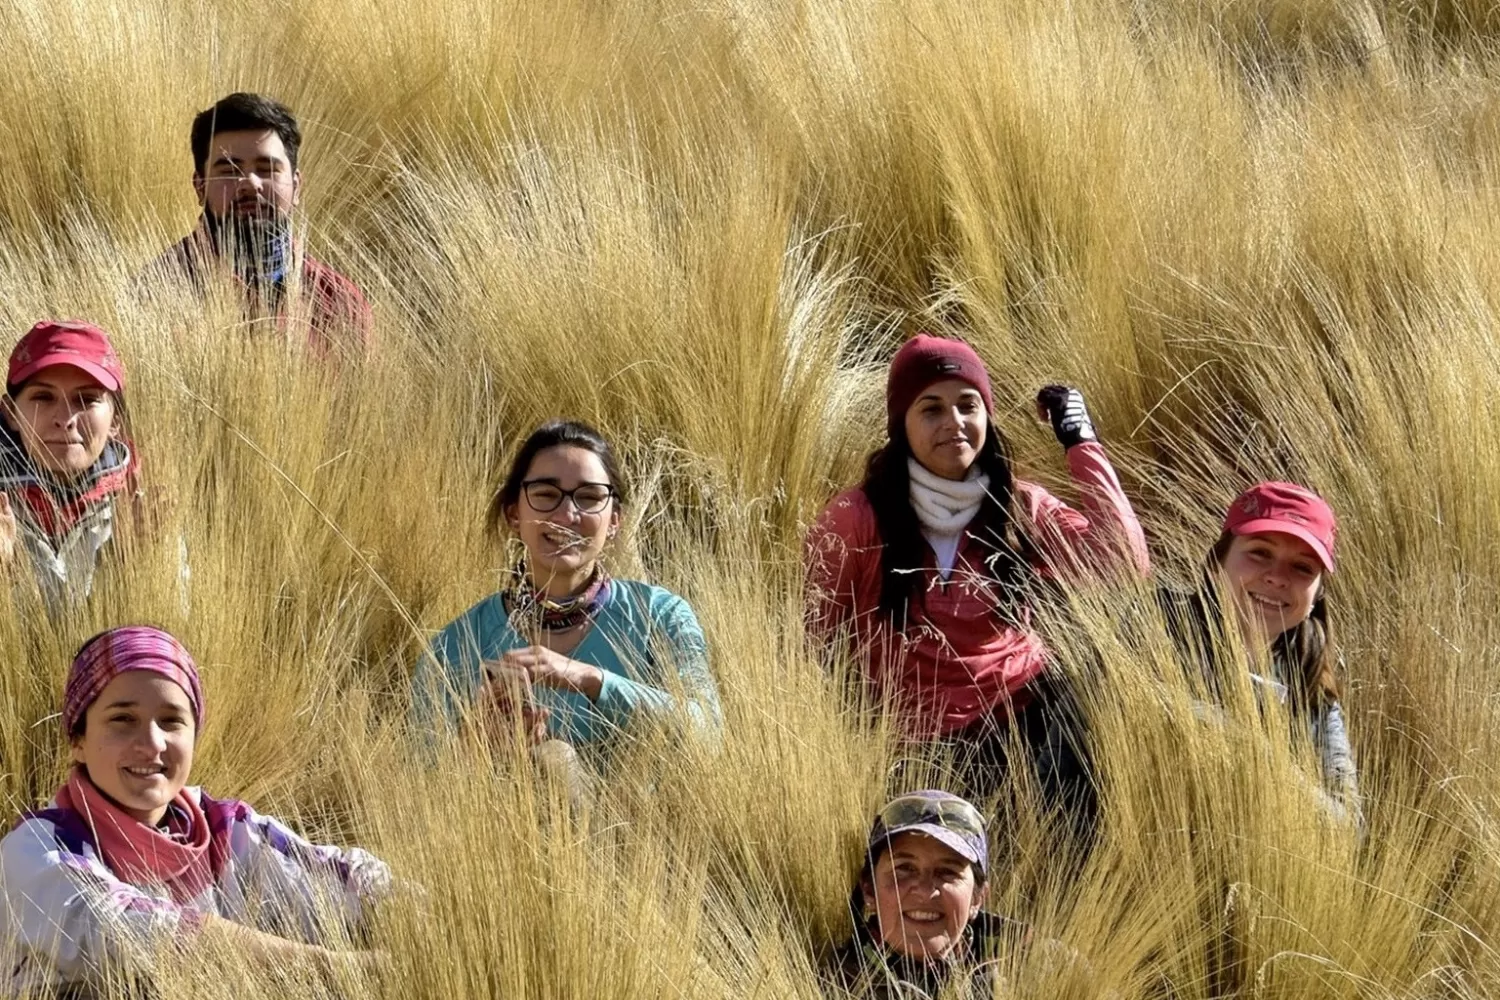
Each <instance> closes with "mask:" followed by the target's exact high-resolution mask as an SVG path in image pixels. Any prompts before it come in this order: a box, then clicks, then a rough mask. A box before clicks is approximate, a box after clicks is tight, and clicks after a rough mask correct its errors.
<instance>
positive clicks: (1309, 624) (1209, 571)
mask: <svg viewBox="0 0 1500 1000" xmlns="http://www.w3.org/2000/svg"><path fill="white" fill-rule="evenodd" d="M1234 538H1235V536H1234V535H1231V534H1230V533H1229V532H1227V531H1226V532H1225V533H1224V534H1222V535H1220V536H1219V540H1218V541H1217V542H1215V543H1214V547H1213V548H1212V549H1210V550H1209V552H1208V559H1207V560H1206V561H1205V563H1204V567H1203V572H1204V587H1205V589H1206V592H1207V593H1209V594H1212V593H1214V591H1215V590H1216V589H1217V583H1216V582H1215V581H1216V580H1217V578H1218V571H1219V568H1220V567H1221V566H1223V565H1224V557H1225V556H1227V555H1228V554H1229V547H1230V546H1231V545H1233V544H1234ZM1214 600H1215V602H1216V603H1217V598H1214ZM1271 659H1272V660H1273V661H1274V662H1275V663H1276V665H1277V666H1279V667H1281V668H1282V669H1283V670H1284V671H1285V673H1286V676H1287V677H1288V678H1291V679H1294V680H1295V679H1300V680H1301V682H1302V686H1301V689H1300V690H1299V691H1297V696H1298V697H1299V698H1301V699H1302V704H1303V705H1304V706H1305V707H1306V708H1308V709H1313V708H1316V707H1317V706H1319V705H1323V704H1329V703H1332V702H1336V701H1338V700H1339V698H1340V694H1341V691H1340V687H1339V679H1338V671H1337V669H1336V667H1337V664H1338V655H1337V652H1336V650H1335V648H1334V643H1333V628H1332V625H1331V624H1330V622H1329V620H1328V601H1327V598H1326V596H1325V591H1324V588H1323V587H1322V585H1321V584H1320V585H1319V587H1318V595H1317V597H1315V598H1314V599H1313V605H1312V610H1311V611H1310V612H1308V615H1307V617H1306V618H1304V619H1303V620H1302V621H1301V622H1299V623H1297V624H1296V625H1294V626H1293V627H1291V628H1289V629H1287V630H1286V631H1285V632H1283V633H1281V634H1280V635H1279V636H1277V637H1276V641H1275V642H1273V643H1272V644H1271Z"/></svg>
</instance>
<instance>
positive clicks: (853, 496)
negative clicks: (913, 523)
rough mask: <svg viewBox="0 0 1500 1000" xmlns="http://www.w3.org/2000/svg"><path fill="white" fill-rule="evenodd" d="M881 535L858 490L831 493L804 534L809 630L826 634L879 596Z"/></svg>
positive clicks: (875, 602) (877, 599)
mask: <svg viewBox="0 0 1500 1000" xmlns="http://www.w3.org/2000/svg"><path fill="white" fill-rule="evenodd" d="M880 549H881V543H880V534H879V532H878V530H877V529H876V526H875V512H874V511H873V510H871V509H870V504H869V501H868V500H866V499H865V496H864V494H863V493H861V492H860V491H859V490H857V489H854V490H848V491H846V492H844V493H840V494H839V495H838V496H836V497H834V498H833V500H832V501H831V502H830V503H829V504H828V506H827V507H825V508H824V509H823V512H822V513H821V514H819V515H818V519H817V521H815V522H814V523H813V526H812V528H811V529H810V530H809V531H808V533H807V541H806V542H805V544H804V559H805V562H806V566H807V605H808V629H809V631H810V632H812V633H813V634H814V635H817V636H820V637H828V636H830V635H832V634H833V633H835V632H837V631H838V630H839V629H841V628H845V627H847V626H848V625H850V624H851V622H852V621H853V620H854V618H855V617H856V616H857V615H858V614H859V613H861V612H868V611H870V610H871V609H872V608H874V607H875V606H876V604H878V603H879V601H880Z"/></svg>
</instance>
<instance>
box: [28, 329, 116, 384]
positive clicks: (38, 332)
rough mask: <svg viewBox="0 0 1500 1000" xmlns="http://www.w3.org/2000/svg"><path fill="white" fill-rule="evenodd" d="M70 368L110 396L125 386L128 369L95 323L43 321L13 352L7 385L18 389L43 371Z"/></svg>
mask: <svg viewBox="0 0 1500 1000" xmlns="http://www.w3.org/2000/svg"><path fill="white" fill-rule="evenodd" d="M53 365H71V366H72V367H74V368H77V369H78V370H79V371H81V372H83V373H84V374H86V375H88V376H89V377H90V378H92V379H93V380H94V381H95V382H98V383H99V384H100V385H101V386H103V387H104V388H106V389H108V390H109V391H110V392H119V391H120V389H121V387H122V386H124V384H125V369H124V368H122V367H121V366H120V356H119V355H118V354H116V353H115V349H114V347H113V345H111V344H110V342H109V337H108V336H106V335H105V333H104V331H103V330H101V329H99V328H98V327H97V326H94V325H93V324H92V323H84V322H82V321H79V320H70V319H60V320H52V319H44V320H42V321H41V322H40V323H38V324H37V325H36V326H34V327H32V328H31V329H30V330H29V331H27V333H26V336H24V337H22V338H21V342H20V343H19V344H17V345H16V348H15V350H13V351H11V352H10V373H9V374H8V375H7V376H6V379H5V382H6V384H7V385H10V386H17V385H20V384H21V383H23V382H25V381H26V380H27V379H29V378H31V377H32V376H33V375H35V374H36V373H37V372H39V371H41V370H42V369H43V368H51V367H52V366H53Z"/></svg>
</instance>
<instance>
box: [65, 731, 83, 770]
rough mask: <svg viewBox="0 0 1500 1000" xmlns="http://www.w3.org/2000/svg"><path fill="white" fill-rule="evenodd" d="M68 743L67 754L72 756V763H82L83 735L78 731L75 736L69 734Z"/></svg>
mask: <svg viewBox="0 0 1500 1000" xmlns="http://www.w3.org/2000/svg"><path fill="white" fill-rule="evenodd" d="M68 744H69V751H68V755H69V756H70V757H72V758H73V763H75V764H82V763H83V735H82V734H81V733H80V734H79V735H77V736H70V737H68Z"/></svg>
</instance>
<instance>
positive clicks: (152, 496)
mask: <svg viewBox="0 0 1500 1000" xmlns="http://www.w3.org/2000/svg"><path fill="white" fill-rule="evenodd" d="M130 500H131V503H130V516H131V522H132V527H134V528H135V531H136V533H137V534H138V535H141V536H143V537H145V538H154V537H156V535H157V534H158V533H159V532H160V531H161V529H162V527H163V526H164V525H165V524H166V523H167V521H168V520H169V519H170V518H171V517H172V513H173V511H174V510H176V508H177V499H176V497H174V496H173V495H172V493H171V491H169V490H168V489H167V488H166V487H164V486H152V487H142V488H141V489H138V490H136V491H135V494H134V495H133V496H132V497H131V498H130Z"/></svg>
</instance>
